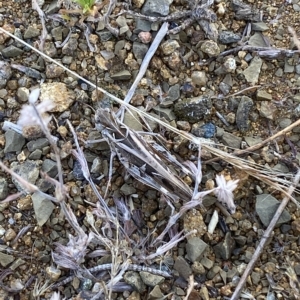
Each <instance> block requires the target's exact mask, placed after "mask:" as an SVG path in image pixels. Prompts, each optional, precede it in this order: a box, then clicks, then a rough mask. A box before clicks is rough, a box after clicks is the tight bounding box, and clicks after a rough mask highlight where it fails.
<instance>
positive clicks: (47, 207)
mask: <svg viewBox="0 0 300 300" xmlns="http://www.w3.org/2000/svg"><path fill="white" fill-rule="evenodd" d="M31 199H32V204H33V209H34V214H35V218H36V220H37V224H38V225H39V226H43V225H44V224H45V223H46V222H47V221H48V219H49V217H50V216H51V214H52V212H53V210H54V208H55V206H54V205H53V203H52V202H51V201H50V200H48V199H46V198H45V197H44V196H43V195H41V194H40V193H38V192H35V193H33V194H32V196H31Z"/></svg>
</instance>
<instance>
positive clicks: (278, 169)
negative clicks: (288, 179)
mask: <svg viewBox="0 0 300 300" xmlns="http://www.w3.org/2000/svg"><path fill="white" fill-rule="evenodd" d="M272 170H273V171H276V172H280V173H286V174H287V173H289V172H290V170H289V168H288V167H287V166H286V165H285V164H283V163H279V164H276V165H275V166H274V167H273V168H272Z"/></svg>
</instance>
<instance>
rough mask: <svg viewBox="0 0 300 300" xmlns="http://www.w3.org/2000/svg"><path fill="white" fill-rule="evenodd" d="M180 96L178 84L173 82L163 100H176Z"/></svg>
mask: <svg viewBox="0 0 300 300" xmlns="http://www.w3.org/2000/svg"><path fill="white" fill-rule="evenodd" d="M179 97H180V85H179V84H174V85H172V86H171V87H170V88H169V91H168V96H167V97H166V100H165V101H176V100H178V99H179Z"/></svg>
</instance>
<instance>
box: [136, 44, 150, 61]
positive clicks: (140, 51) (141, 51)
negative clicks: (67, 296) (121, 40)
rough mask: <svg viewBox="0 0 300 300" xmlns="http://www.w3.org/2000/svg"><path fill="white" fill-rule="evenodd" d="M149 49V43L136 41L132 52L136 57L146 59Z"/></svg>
mask: <svg viewBox="0 0 300 300" xmlns="http://www.w3.org/2000/svg"><path fill="white" fill-rule="evenodd" d="M148 49H149V45H146V44H143V43H139V42H134V43H133V45H132V52H133V55H134V57H135V58H136V59H144V57H145V55H146V53H147V52H148Z"/></svg>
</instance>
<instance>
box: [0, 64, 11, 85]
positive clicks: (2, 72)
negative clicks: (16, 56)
mask: <svg viewBox="0 0 300 300" xmlns="http://www.w3.org/2000/svg"><path fill="white" fill-rule="evenodd" d="M11 75H12V70H11V67H10V64H9V63H8V62H6V61H2V60H1V61H0V79H1V80H5V81H7V80H8V79H9V78H10V77H11Z"/></svg>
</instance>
